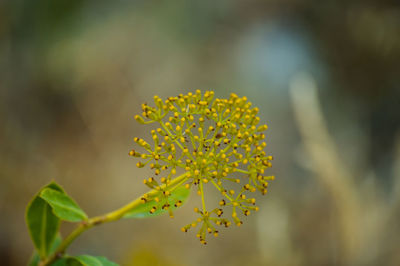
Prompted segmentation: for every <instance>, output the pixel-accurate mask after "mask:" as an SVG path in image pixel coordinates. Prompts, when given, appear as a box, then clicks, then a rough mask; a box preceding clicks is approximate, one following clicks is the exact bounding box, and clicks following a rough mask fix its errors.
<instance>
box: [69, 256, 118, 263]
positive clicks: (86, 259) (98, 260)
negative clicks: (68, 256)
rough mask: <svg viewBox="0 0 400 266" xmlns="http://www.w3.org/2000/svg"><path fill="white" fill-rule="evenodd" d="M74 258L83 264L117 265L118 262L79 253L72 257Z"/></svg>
mask: <svg viewBox="0 0 400 266" xmlns="http://www.w3.org/2000/svg"><path fill="white" fill-rule="evenodd" d="M74 259H76V260H78V261H79V262H80V263H81V264H82V265H83V266H118V264H116V263H114V262H112V261H109V260H108V259H106V258H105V257H94V256H89V255H80V256H76V257H74Z"/></svg>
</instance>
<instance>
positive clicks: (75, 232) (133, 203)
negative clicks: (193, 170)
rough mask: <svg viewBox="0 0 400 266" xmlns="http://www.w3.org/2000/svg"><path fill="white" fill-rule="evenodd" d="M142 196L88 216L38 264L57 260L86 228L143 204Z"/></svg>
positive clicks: (176, 181) (170, 185)
mask: <svg viewBox="0 0 400 266" xmlns="http://www.w3.org/2000/svg"><path fill="white" fill-rule="evenodd" d="M186 176H187V173H185V174H182V175H180V176H178V177H176V178H174V179H173V180H171V182H169V183H168V184H166V185H162V186H161V190H163V189H165V188H172V189H176V188H177V187H178V186H175V185H177V184H182V182H184V181H185V179H186ZM159 192H160V190H156V189H153V190H151V191H150V192H148V193H146V195H147V197H148V198H151V197H152V196H154V195H156V194H157V193H159ZM143 196H144V195H142V196H140V197H138V198H137V199H135V200H133V201H131V202H130V203H128V204H126V205H125V206H123V207H121V208H119V209H117V210H115V211H112V212H109V213H107V214H104V215H101V216H96V217H93V218H90V219H89V220H87V221H84V222H82V223H80V224H79V225H78V226H77V227H76V228H75V230H73V231H72V232H71V233H70V234H69V235H68V236H67V237H66V238H65V239H64V240H63V241H62V242H61V244H60V245H59V246H58V248H57V250H56V251H55V252H54V253H53V254H51V255H50V256H49V257H47V258H46V259H44V260H43V261H41V262H40V263H39V265H40V266H47V265H51V264H52V263H53V262H54V261H55V260H57V258H59V257H60V256H62V255H63V254H64V253H65V251H66V250H67V248H68V247H69V245H70V244H71V243H72V242H73V241H74V240H75V239H76V238H77V237H78V236H80V235H81V234H82V233H83V232H85V231H86V230H88V229H90V228H92V227H94V226H96V225H100V224H104V223H108V222H112V221H117V220H119V219H121V218H122V217H123V216H124V215H125V214H126V213H128V212H129V211H131V210H132V209H134V208H136V207H138V206H140V205H141V204H143V202H142V200H141V199H142V197H143Z"/></svg>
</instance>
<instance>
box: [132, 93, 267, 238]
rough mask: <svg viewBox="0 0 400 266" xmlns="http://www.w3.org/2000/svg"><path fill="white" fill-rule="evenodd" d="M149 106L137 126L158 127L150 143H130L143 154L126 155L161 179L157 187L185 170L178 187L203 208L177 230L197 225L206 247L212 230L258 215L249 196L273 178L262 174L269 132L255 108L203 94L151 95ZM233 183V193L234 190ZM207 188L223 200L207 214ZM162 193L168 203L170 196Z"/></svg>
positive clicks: (153, 182) (233, 97)
mask: <svg viewBox="0 0 400 266" xmlns="http://www.w3.org/2000/svg"><path fill="white" fill-rule="evenodd" d="M154 102H155V107H150V106H149V105H147V104H143V105H142V110H143V113H142V116H140V115H137V116H135V119H136V120H137V121H138V122H140V123H142V124H150V123H158V124H159V126H160V127H159V128H157V129H155V130H152V131H151V135H152V139H153V143H154V144H153V145H150V144H149V143H148V142H146V141H145V140H143V139H140V138H135V139H134V141H135V142H136V143H137V144H138V145H140V146H141V147H143V148H144V150H145V151H146V152H144V153H139V152H137V151H135V150H132V151H131V152H130V155H131V156H135V157H141V158H142V159H143V160H144V161H143V162H138V163H137V166H138V167H144V166H145V165H148V164H150V168H151V169H154V172H155V175H157V176H163V177H161V178H160V179H159V180H160V182H161V183H162V184H169V182H171V179H172V178H173V177H174V176H175V175H177V172H178V171H180V170H181V169H183V170H184V171H185V173H186V175H185V178H184V180H183V182H181V184H182V185H183V186H185V187H186V188H188V189H189V188H191V187H195V188H196V190H197V193H198V194H199V195H200V196H201V202H202V207H201V209H200V208H195V212H196V213H198V214H199V215H200V217H199V218H198V219H197V220H195V221H193V222H192V223H190V224H188V225H186V226H184V227H183V228H182V231H184V232H186V231H187V230H188V229H189V228H191V227H196V226H198V225H199V227H200V229H199V231H198V234H197V236H198V237H199V238H200V241H201V242H202V243H203V244H206V240H205V238H206V234H207V233H210V234H213V235H214V236H217V235H218V230H216V226H217V225H224V226H225V227H228V226H229V225H230V224H231V222H233V223H235V224H236V225H238V226H239V225H241V224H242V221H241V218H240V217H241V216H243V215H244V216H247V215H249V214H250V213H251V212H252V211H257V210H258V207H257V206H255V202H256V200H255V199H254V198H252V197H249V196H248V194H249V192H256V191H260V192H261V193H262V194H266V193H267V187H268V182H269V181H270V180H273V179H274V176H266V175H264V170H265V169H266V168H269V167H271V162H270V161H271V160H272V156H267V155H266V153H265V151H264V148H265V147H266V146H267V144H266V143H265V142H264V138H265V135H264V133H263V131H265V130H266V129H267V128H268V127H267V125H258V124H259V122H260V118H259V117H257V113H258V111H259V110H258V108H251V105H252V104H251V102H249V101H248V100H247V98H246V97H242V98H240V97H238V96H237V95H236V94H233V93H232V94H231V95H230V97H229V99H214V92H212V91H206V92H205V93H204V94H203V95H202V93H201V91H199V90H197V91H196V93H194V94H193V93H188V94H187V95H182V94H180V95H179V96H178V97H170V98H168V99H166V100H165V101H163V100H162V99H161V98H159V97H158V96H155V97H154ZM162 173H165V174H162ZM233 173H237V174H235V175H233ZM144 183H145V184H146V185H148V186H149V187H151V188H155V187H159V182H158V181H156V180H155V178H153V177H151V178H149V179H146V180H145V181H144ZM232 184H236V187H238V189H237V190H234V189H233V188H232ZM206 186H211V187H214V188H215V189H216V190H217V191H219V193H220V194H221V196H222V199H221V200H220V201H219V203H218V205H219V206H218V205H217V204H215V205H217V206H218V207H216V208H213V209H211V210H207V209H206V203H205V193H204V190H205V189H206ZM229 186H230V187H229ZM163 194H164V196H165V197H167V198H168V196H170V194H171V192H170V191H168V190H167V191H164V192H163ZM175 204H176V203H175ZM168 205H169V204H168ZM166 207H168V206H166ZM227 208H229V209H230V210H231V213H230V215H229V216H230V217H229V216H228V217H224V214H225V213H226V209H227ZM154 211H155V209H154V210H153V212H154ZM224 211H225V212H224Z"/></svg>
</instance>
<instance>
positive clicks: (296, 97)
mask: <svg viewBox="0 0 400 266" xmlns="http://www.w3.org/2000/svg"><path fill="white" fill-rule="evenodd" d="M290 96H291V100H292V105H293V109H294V113H295V118H296V122H297V125H298V128H299V130H300V134H301V137H302V139H303V142H304V148H305V150H306V151H307V153H308V156H309V157H310V159H311V161H312V164H311V167H312V170H313V171H314V172H315V174H316V175H315V177H316V178H317V179H318V180H319V182H320V183H321V184H322V185H324V187H325V189H326V190H327V191H328V192H329V193H330V195H331V197H332V199H333V202H334V204H335V208H336V211H337V216H338V217H337V218H338V223H339V228H340V232H341V236H340V237H341V248H342V250H341V251H342V255H343V259H342V260H343V261H342V262H343V263H345V264H346V262H347V263H349V262H351V261H352V258H355V256H357V253H358V251H359V244H360V242H359V241H360V235H359V234H360V230H358V227H359V224H360V221H359V219H360V212H361V211H360V202H359V199H358V198H357V193H356V192H357V191H356V187H355V184H354V179H353V177H352V176H351V174H350V173H349V171H348V169H346V166H345V165H344V164H343V162H342V161H341V158H340V154H339V152H338V151H337V149H336V146H335V143H334V141H333V140H332V138H331V136H330V135H329V133H328V129H327V126H326V124H325V121H324V118H323V114H322V111H321V107H320V103H319V101H318V97H317V89H316V86H315V84H314V81H313V79H312V77H310V76H308V75H306V74H300V75H299V76H297V77H296V78H295V79H294V80H293V81H292V83H291V86H290Z"/></svg>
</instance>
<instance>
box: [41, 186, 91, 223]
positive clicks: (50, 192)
mask: <svg viewBox="0 0 400 266" xmlns="http://www.w3.org/2000/svg"><path fill="white" fill-rule="evenodd" d="M40 197H41V198H42V199H44V200H45V201H46V202H47V203H48V204H50V206H51V207H52V209H53V212H54V214H55V215H56V216H57V217H58V218H60V219H61V220H64V221H69V222H79V221H83V220H86V219H87V218H88V217H87V215H86V213H85V212H84V211H83V210H82V209H81V208H80V207H79V206H78V204H76V202H75V201H74V200H73V199H71V198H70V197H69V196H68V195H67V194H65V193H62V192H60V191H57V190H54V189H51V188H45V189H43V190H42V192H41V193H40Z"/></svg>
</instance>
